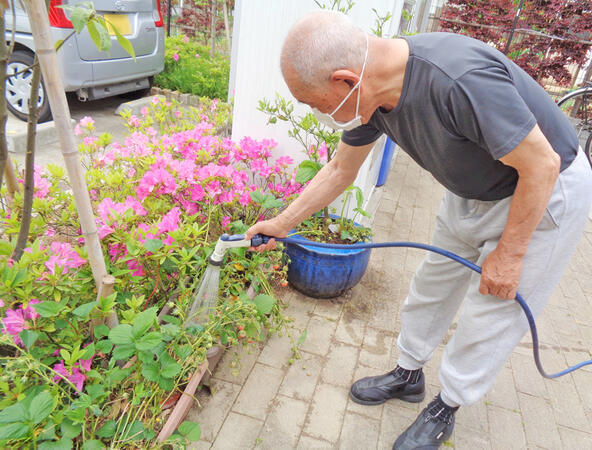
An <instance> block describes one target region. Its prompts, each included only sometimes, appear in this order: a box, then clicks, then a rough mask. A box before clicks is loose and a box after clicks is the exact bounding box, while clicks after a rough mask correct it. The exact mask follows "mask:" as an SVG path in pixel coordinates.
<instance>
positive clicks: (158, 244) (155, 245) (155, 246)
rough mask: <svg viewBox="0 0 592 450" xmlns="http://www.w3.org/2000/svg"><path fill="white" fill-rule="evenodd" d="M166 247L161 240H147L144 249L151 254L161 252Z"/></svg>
mask: <svg viewBox="0 0 592 450" xmlns="http://www.w3.org/2000/svg"><path fill="white" fill-rule="evenodd" d="M163 246H164V243H163V242H162V241H161V240H160V239H146V242H144V248H145V249H146V250H148V251H149V252H151V253H154V252H156V251H158V250H160V249H161V248H162V247H163Z"/></svg>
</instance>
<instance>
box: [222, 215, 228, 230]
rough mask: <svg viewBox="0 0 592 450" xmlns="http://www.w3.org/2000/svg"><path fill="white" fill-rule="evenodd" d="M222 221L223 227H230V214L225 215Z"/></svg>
mask: <svg viewBox="0 0 592 450" xmlns="http://www.w3.org/2000/svg"><path fill="white" fill-rule="evenodd" d="M221 223H222V228H223V229H226V228H228V225H230V216H224V217H222V221H221Z"/></svg>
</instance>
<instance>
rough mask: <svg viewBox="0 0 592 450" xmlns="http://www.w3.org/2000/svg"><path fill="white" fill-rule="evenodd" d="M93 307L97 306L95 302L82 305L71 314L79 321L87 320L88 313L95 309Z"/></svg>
mask: <svg viewBox="0 0 592 450" xmlns="http://www.w3.org/2000/svg"><path fill="white" fill-rule="evenodd" d="M95 306H97V302H96V301H93V302H89V303H85V304H84V305H80V306H79V307H78V308H76V309H75V310H74V311H72V314H74V315H75V316H78V317H80V318H81V319H88V316H89V315H90V312H91V311H92V310H93V309H94V308H95Z"/></svg>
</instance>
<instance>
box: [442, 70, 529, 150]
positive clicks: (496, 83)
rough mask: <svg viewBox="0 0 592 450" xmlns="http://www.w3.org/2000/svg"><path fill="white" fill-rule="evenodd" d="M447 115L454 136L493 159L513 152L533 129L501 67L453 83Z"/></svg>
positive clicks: (508, 78) (463, 77) (514, 89)
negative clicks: (471, 144)
mask: <svg viewBox="0 0 592 450" xmlns="http://www.w3.org/2000/svg"><path fill="white" fill-rule="evenodd" d="M449 111H450V112H451V115H452V120H453V123H454V126H455V127H456V131H457V133H458V134H459V135H461V136H463V137H465V138H467V139H469V140H470V141H472V142H475V143H476V144H479V145H480V146H481V147H483V148H485V149H486V150H487V151H489V153H490V154H491V156H492V157H493V158H494V159H500V158H502V157H503V156H504V155H506V154H508V153H510V152H511V151H512V150H514V148H516V146H517V145H518V144H519V143H520V142H522V140H523V139H524V138H525V137H526V135H527V134H528V133H529V132H530V131H531V130H532V129H533V128H534V126H535V125H536V118H535V117H534V115H533V113H532V112H531V111H530V109H529V108H528V106H527V105H526V103H525V102H524V100H523V99H522V97H521V96H520V94H519V93H518V90H517V89H516V87H515V86H514V83H513V81H512V78H511V77H510V75H509V74H508V73H507V71H505V70H504V69H503V68H501V67H489V68H485V69H476V70H472V71H470V72H467V73H466V74H464V75H463V76H461V77H460V78H458V79H457V80H455V84H454V86H453V88H452V89H451V91H450V98H449Z"/></svg>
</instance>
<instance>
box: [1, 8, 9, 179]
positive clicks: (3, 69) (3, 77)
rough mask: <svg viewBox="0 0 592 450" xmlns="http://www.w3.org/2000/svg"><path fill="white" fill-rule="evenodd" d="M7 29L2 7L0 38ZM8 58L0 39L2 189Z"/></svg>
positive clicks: (5, 160) (5, 159) (4, 159)
mask: <svg viewBox="0 0 592 450" xmlns="http://www.w3.org/2000/svg"><path fill="white" fill-rule="evenodd" d="M0 5H1V4H0ZM5 29H6V27H5V23H4V7H3V6H0V36H4V33H5ZM8 58H9V54H8V46H7V45H6V39H0V187H2V179H3V177H4V170H5V167H6V162H7V160H8V147H7V144H6V119H7V118H8V112H7V111H6V66H7V65H8Z"/></svg>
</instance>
